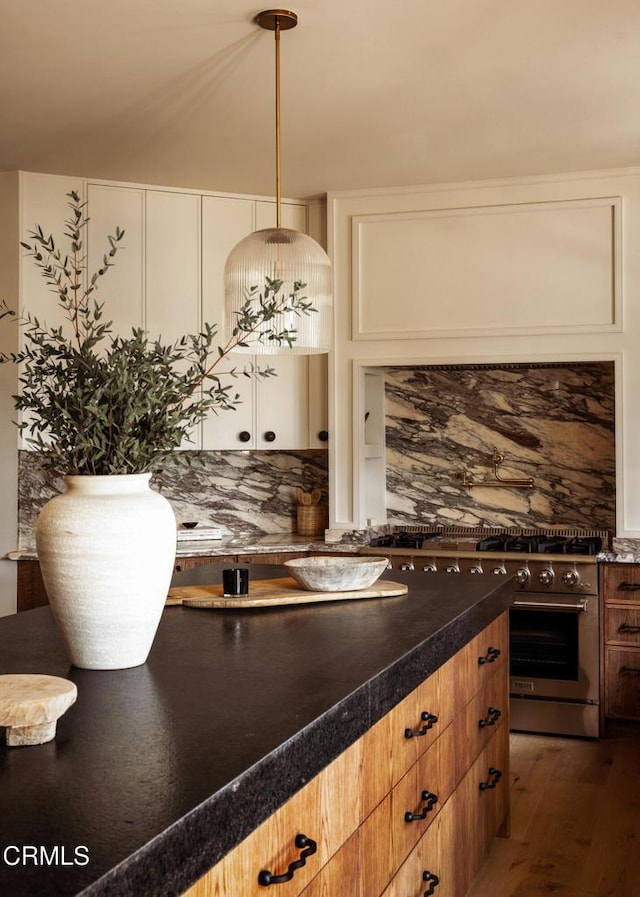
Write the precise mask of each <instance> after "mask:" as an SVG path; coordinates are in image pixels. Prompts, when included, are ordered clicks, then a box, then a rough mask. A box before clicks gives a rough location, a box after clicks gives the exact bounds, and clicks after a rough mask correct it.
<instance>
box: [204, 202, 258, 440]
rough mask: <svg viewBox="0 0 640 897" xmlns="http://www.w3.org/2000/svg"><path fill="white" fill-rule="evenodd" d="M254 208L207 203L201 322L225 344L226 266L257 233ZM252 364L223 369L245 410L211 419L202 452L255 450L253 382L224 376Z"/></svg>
mask: <svg viewBox="0 0 640 897" xmlns="http://www.w3.org/2000/svg"><path fill="white" fill-rule="evenodd" d="M253 209H254V203H253V201H252V200H249V199H232V198H227V197H218V196H203V197H202V318H203V320H204V321H208V322H209V324H215V325H217V327H218V333H219V336H220V338H221V339H222V336H223V329H222V328H223V327H224V266H225V263H226V261H227V257H228V255H229V253H230V252H231V250H232V249H233V247H234V246H235V245H236V243H239V242H240V240H242V239H243V237H246V236H247V234H249V233H251V231H252V230H253ZM250 361H251V358H250V357H249V356H246V355H237V356H235V358H234V357H233V356H229V357H228V358H227V359H225V361H224V362H222V363H221V365H220V370H221V372H222V376H221V380H222V382H223V385H227V384H230V385H231V393H232V394H234V395H235V394H237V395H238V396H239V398H240V404H239V405H238V406H237V407H236V409H235V410H234V411H222V412H220V413H219V414H215V413H211V414H210V415H209V416H208V417H207V419H206V420H205V421H204V422H203V424H202V446H203V448H204V449H207V450H215V449H218V450H219V449H230V448H234V449H240V448H252V447H255V440H256V431H255V417H254V399H253V396H254V386H255V384H254V381H253V379H251V378H248V377H244V376H242V374H240V375H239V376H237V377H231V376H229V375H227V376H225V375H224V372H225V371H230V370H231V369H232V368H234V367H237V368H238V369H239V370H240V369H243V368H244V367H245V365H246V364H248V363H249V362H250ZM240 433H248V434H249V437H250V441H248V442H246V443H244V442H241V441H240Z"/></svg>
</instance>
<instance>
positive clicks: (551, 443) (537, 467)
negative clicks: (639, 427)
mask: <svg viewBox="0 0 640 897" xmlns="http://www.w3.org/2000/svg"><path fill="white" fill-rule="evenodd" d="M385 413H386V425H385V435H386V466H387V485H386V498H387V513H388V522H389V523H392V524H405V525H406V524H415V523H421V524H425V523H428V524H434V525H438V524H441V525H444V526H499V527H506V526H521V527H547V526H552V525H556V526H559V525H562V526H571V527H586V528H589V529H606V530H609V531H611V532H615V510H616V509H615V444H614V439H615V435H614V434H615V429H614V424H615V396H614V366H613V363H612V362H590V363H586V362H585V363H580V364H555V365H527V364H522V365H520V364H518V365H515V366H507V365H502V366H499V365H496V366H491V365H477V366H462V367H453V366H449V367H446V366H443V367H440V368H438V367H411V368H390V369H388V371H387V372H386V374H385ZM494 449H497V450H498V451H499V452H500V453H502V454H503V455H504V459H505V460H504V463H503V465H502V466H501V468H500V475H501V476H503V477H508V478H517V479H523V478H527V477H533V479H534V487H533V488H532V489H518V488H496V487H491V488H486V487H480V486H479V487H476V488H473V489H467V488H465V487H464V486H463V483H462V481H463V473H464V472H466V473H467V476H469V477H471V478H473V479H474V480H489V481H491V480H494V476H493V461H492V456H493V452H494Z"/></svg>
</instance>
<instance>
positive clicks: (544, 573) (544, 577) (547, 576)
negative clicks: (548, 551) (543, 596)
mask: <svg viewBox="0 0 640 897" xmlns="http://www.w3.org/2000/svg"><path fill="white" fill-rule="evenodd" d="M555 576H556V575H555V573H554V572H553V570H552V569H551V567H545V569H544V570H541V571H540V572H539V573H538V580H539V581H540V582H541V583H542V585H543V586H550V585H551V584H552V583H553V580H554V579H555Z"/></svg>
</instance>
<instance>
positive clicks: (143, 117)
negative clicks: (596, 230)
mask: <svg viewBox="0 0 640 897" xmlns="http://www.w3.org/2000/svg"><path fill="white" fill-rule="evenodd" d="M264 8H269V7H268V4H267V5H266V7H265V6H259V5H258V6H256V5H254V4H251V3H248V2H247V0H107V2H105V0H55V2H52V0H28V2H16V0H0V17H1V18H0V112H1V122H2V126H1V128H0V169H4V170H11V169H16V168H22V169H26V170H31V171H47V172H55V173H62V174H73V175H83V176H89V177H99V178H113V179H117V180H127V181H138V182H144V183H149V184H163V185H175V186H187V187H199V188H203V189H212V190H223V191H231V192H241V193H260V194H273V193H274V191H275V174H274V171H275V163H274V149H273V143H274V140H273V128H274V103H273V96H274V38H273V33H271V32H266V31H262V30H261V29H260V28H258V27H257V26H256V25H255V24H253V17H254V15H255V14H256V13H257V12H259V11H260V9H264ZM293 9H294V10H295V11H296V12H297V13H298V15H299V25H298V27H297V28H296V29H295V30H293V31H289V32H285V33H283V34H282V43H281V58H282V107H283V108H282V182H283V183H282V190H283V194H284V195H287V196H299V197H306V196H314V195H318V194H321V193H324V192H326V191H327V190H343V189H351V188H361V187H378V186H401V185H408V184H429V183H436V182H448V181H459V180H477V179H484V178H494V177H510V176H518V175H537V174H547V173H556V172H567V171H582V170H590V169H598V168H617V167H626V166H635V165H639V164H640V2H638V0H439V2H435V0H396V3H394V4H390V3H389V2H382V0H342V2H338V0H300V2H296V4H295V6H294V7H293Z"/></svg>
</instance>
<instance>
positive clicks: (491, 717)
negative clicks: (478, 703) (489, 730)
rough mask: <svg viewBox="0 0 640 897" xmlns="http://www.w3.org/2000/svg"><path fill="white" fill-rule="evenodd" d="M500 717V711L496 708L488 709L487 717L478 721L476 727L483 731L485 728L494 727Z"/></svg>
mask: <svg viewBox="0 0 640 897" xmlns="http://www.w3.org/2000/svg"><path fill="white" fill-rule="evenodd" d="M501 716H502V711H501V710H498V709H497V707H488V708H487V715H486V716H485V718H484V719H479V720H478V725H479V726H480V728H481V729H484V727H485V726H495V724H496V723H497V722H498V720H499V719H500V717H501Z"/></svg>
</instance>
